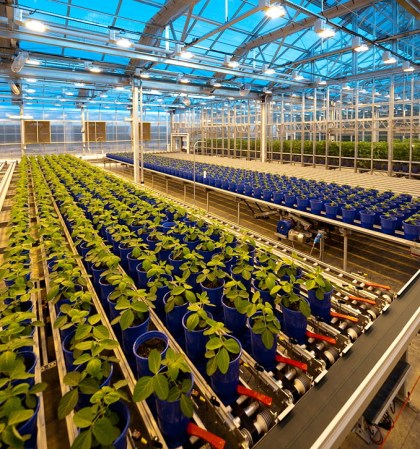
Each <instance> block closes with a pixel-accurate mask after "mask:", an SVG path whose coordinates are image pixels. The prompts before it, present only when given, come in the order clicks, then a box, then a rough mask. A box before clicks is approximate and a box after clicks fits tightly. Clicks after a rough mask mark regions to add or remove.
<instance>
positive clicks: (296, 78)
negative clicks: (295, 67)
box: [293, 72, 304, 81]
mask: <svg viewBox="0 0 420 449" xmlns="http://www.w3.org/2000/svg"><path fill="white" fill-rule="evenodd" d="M293 79H294V80H295V81H302V80H303V79H304V77H303V76H302V75H301V74H300V73H299V72H294V73H293Z"/></svg>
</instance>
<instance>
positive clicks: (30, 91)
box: [25, 88, 36, 94]
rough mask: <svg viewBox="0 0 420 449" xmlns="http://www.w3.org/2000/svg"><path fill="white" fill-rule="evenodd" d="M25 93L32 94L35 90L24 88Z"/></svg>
mask: <svg viewBox="0 0 420 449" xmlns="http://www.w3.org/2000/svg"><path fill="white" fill-rule="evenodd" d="M25 92H26V93H28V94H34V93H35V92H36V90H35V89H28V88H26V89H25Z"/></svg>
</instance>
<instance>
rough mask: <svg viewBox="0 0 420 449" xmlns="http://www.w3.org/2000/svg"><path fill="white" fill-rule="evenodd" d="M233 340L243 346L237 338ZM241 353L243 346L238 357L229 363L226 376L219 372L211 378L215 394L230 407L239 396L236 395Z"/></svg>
mask: <svg viewBox="0 0 420 449" xmlns="http://www.w3.org/2000/svg"><path fill="white" fill-rule="evenodd" d="M231 338H234V339H235V340H236V341H237V342H238V343H239V345H241V342H240V341H239V340H238V339H237V338H235V337H231ZM241 353H242V346H241V351H240V352H239V354H238V355H237V357H236V358H235V359H234V360H231V361H230V362H229V368H228V370H227V372H226V374H222V373H221V372H220V371H219V370H217V371H216V372H215V373H214V374H212V375H211V376H210V383H211V386H212V388H213V390H214V392H215V393H216V394H217V396H218V397H219V398H220V399H221V400H222V401H223V403H224V404H225V405H229V404H231V403H232V402H234V401H235V400H236V398H237V396H238V395H237V393H236V388H237V386H238V383H239V362H240V360H241Z"/></svg>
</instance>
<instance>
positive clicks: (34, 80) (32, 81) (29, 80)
mask: <svg viewBox="0 0 420 449" xmlns="http://www.w3.org/2000/svg"><path fill="white" fill-rule="evenodd" d="M25 81H26V82H27V83H36V82H37V81H38V80H37V79H36V78H25Z"/></svg>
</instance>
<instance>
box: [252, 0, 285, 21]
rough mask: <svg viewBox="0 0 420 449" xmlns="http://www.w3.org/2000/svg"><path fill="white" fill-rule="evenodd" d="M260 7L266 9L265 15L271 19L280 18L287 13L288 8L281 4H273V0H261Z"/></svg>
mask: <svg viewBox="0 0 420 449" xmlns="http://www.w3.org/2000/svg"><path fill="white" fill-rule="evenodd" d="M258 3H259V6H260V8H262V9H264V12H265V15H266V16H267V17H269V18H270V19H278V18H279V17H283V16H285V15H286V10H285V9H284V6H283V5H281V4H276V2H274V3H273V4H272V2H271V0H259V2H258Z"/></svg>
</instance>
